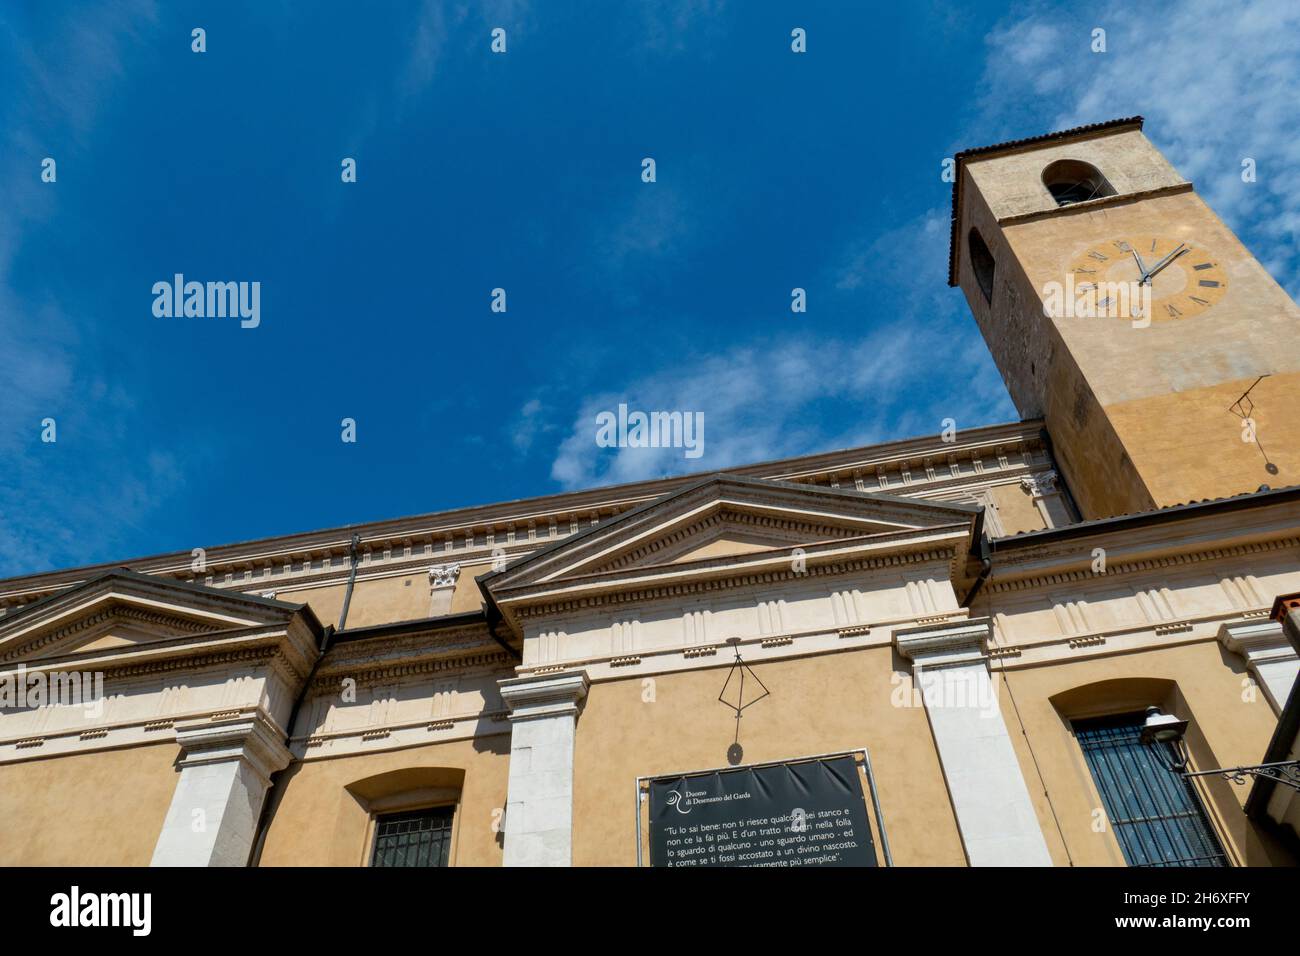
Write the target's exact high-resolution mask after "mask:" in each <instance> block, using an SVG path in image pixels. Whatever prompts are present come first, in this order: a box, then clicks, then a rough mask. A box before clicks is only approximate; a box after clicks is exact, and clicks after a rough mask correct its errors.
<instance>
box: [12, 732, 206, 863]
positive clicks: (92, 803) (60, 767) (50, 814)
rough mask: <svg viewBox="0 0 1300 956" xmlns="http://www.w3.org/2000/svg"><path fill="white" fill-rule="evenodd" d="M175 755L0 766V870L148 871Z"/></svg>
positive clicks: (136, 751)
mask: <svg viewBox="0 0 1300 956" xmlns="http://www.w3.org/2000/svg"><path fill="white" fill-rule="evenodd" d="M179 753H180V750H179V748H178V747H177V746H176V744H174V743H169V744H152V745H149V746H141V747H130V748H127V749H124V750H102V751H97V752H91V753H84V754H74V755H67V756H61V757H50V758H47V759H45V760H26V761H22V762H20V763H12V764H4V765H0V865H4V866H148V865H149V861H150V860H151V859H152V858H153V851H154V845H155V844H156V843H157V842H158V834H159V833H161V832H162V825H163V820H164V818H165V817H166V816H167V808H168V806H169V805H170V804H171V800H172V794H173V793H174V792H175V790H176V781H177V780H178V779H179V774H178V773H177V771H176V769H175V768H174V766H173V765H174V763H175V761H176V758H177V756H178V754H179Z"/></svg>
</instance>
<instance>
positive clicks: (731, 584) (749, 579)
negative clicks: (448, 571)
mask: <svg viewBox="0 0 1300 956" xmlns="http://www.w3.org/2000/svg"><path fill="white" fill-rule="evenodd" d="M956 553H957V549H956V547H955V546H949V547H938V548H931V549H927V550H924V551H906V552H899V553H894V554H888V555H882V556H881V557H877V558H861V559H856V560H849V561H834V562H828V563H824V564H812V563H809V564H808V565H807V566H806V567H805V569H804V570H803V571H795V570H793V568H790V567H785V568H783V569H781V570H773V571H762V572H737V573H735V574H732V575H725V576H718V577H709V578H700V579H697V580H693V581H681V582H678V583H674V584H661V585H654V586H648V587H633V588H631V589H629V590H625V591H609V592H602V593H595V594H587V595H583V596H581V597H576V598H573V599H558V600H544V601H540V602H538V603H534V604H527V605H524V606H520V607H518V608H516V609H515V611H514V613H515V614H516V615H517V616H518V617H519V618H520V619H521V620H527V619H536V618H539V617H549V616H552V615H556V614H566V613H570V612H572V611H580V610H588V609H591V608H597V607H615V606H618V605H622V604H640V603H645V602H648V601H660V600H667V599H672V598H679V597H688V596H691V595H697V594H706V593H710V592H713V591H725V590H730V589H732V588H742V587H759V586H763V585H779V584H783V583H787V582H789V581H794V580H800V581H802V580H807V579H809V578H819V577H834V576H840V575H845V574H852V573H854V572H857V571H873V570H879V569H881V568H894V567H906V566H908V565H912V564H931V563H936V562H943V563H947V564H949V565H951V563H952V561H953V559H954V557H955V556H956ZM810 556H811V552H810ZM785 563H786V564H787V565H788V564H789V563H790V562H788V561H787V562H785ZM674 567H675V566H674ZM501 600H502V603H504V602H505V601H509V600H510V597H509V596H508V595H507V596H504V597H503V598H502V599H501Z"/></svg>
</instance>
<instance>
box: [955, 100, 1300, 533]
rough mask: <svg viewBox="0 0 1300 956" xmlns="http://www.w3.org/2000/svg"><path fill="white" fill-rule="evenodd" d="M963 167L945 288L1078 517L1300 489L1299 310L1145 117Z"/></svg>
mask: <svg viewBox="0 0 1300 956" xmlns="http://www.w3.org/2000/svg"><path fill="white" fill-rule="evenodd" d="M956 160H957V168H956V181H955V183H954V186H953V219H952V247H951V252H950V260H949V277H948V278H949V284H950V285H959V286H961V288H962V291H963V292H964V293H965V294H966V301H967V302H968V303H969V304H970V309H971V312H972V313H973V314H974V316H975V321H976V322H977V323H978V324H979V327H980V331H981V332H982V333H983V335H984V339H985V341H986V342H987V343H988V346H989V349H990V351H991V352H992V353H993V358H994V360H995V361H996V363H997V366H998V369H999V370H1000V371H1001V373H1002V378H1003V380H1004V381H1005V382H1006V385H1007V389H1008V391H1009V392H1010V393H1011V398H1012V401H1014V402H1015V405H1016V408H1017V409H1018V410H1019V412H1020V414H1021V417H1023V418H1039V417H1041V418H1043V419H1044V420H1045V421H1046V423H1047V430H1048V433H1049V434H1050V435H1051V437H1052V440H1053V444H1054V447H1055V451H1056V457H1057V461H1058V464H1059V465H1060V467H1061V471H1062V472H1063V474H1064V476H1065V479H1066V481H1067V482H1068V484H1069V486H1070V489H1071V491H1072V492H1073V493H1074V496H1075V499H1076V500H1077V502H1078V504H1079V507H1080V509H1081V510H1082V512H1083V515H1084V517H1085V518H1101V517H1108V516H1112V515H1117V514H1124V513H1131V512H1137V511H1148V510H1151V509H1154V508H1161V507H1166V506H1169V505H1174V504H1181V503H1183V502H1188V501H1197V500H1201V499H1205V498H1217V497H1224V496H1229V495H1236V494H1241V493H1243V492H1252V491H1256V490H1257V489H1258V488H1259V487H1260V486H1261V485H1269V486H1271V487H1274V488H1278V487H1283V486H1285V485H1292V484H1298V483H1300V309H1298V308H1297V307H1296V304H1295V303H1294V302H1292V301H1291V299H1290V297H1289V296H1288V295H1287V293H1286V292H1285V291H1284V290H1283V289H1282V288H1281V287H1280V286H1279V285H1278V284H1277V282H1275V281H1274V280H1273V278H1272V277H1271V276H1270V275H1269V274H1268V273H1267V272H1266V271H1265V270H1264V268H1263V267H1262V266H1261V265H1260V264H1259V263H1258V262H1257V261H1256V260H1255V258H1254V257H1253V256H1252V255H1251V254H1250V252H1249V251H1248V250H1247V249H1246V248H1245V246H1243V245H1242V244H1241V242H1240V241H1238V239H1237V237H1236V236H1235V235H1233V233H1232V231H1231V230H1230V229H1228V227H1227V226H1225V225H1224V224H1223V222H1221V221H1220V219H1219V217H1218V216H1216V215H1215V214H1214V212H1213V210H1211V209H1210V207H1209V206H1207V205H1206V204H1205V202H1204V201H1203V200H1202V199H1201V198H1200V196H1198V195H1197V194H1196V192H1195V190H1194V188H1193V185H1192V183H1190V182H1188V181H1187V180H1185V179H1183V178H1182V177H1181V176H1180V175H1179V174H1178V172H1177V170H1175V169H1174V168H1173V166H1171V165H1170V164H1169V162H1168V161H1166V159H1165V158H1164V156H1162V155H1161V154H1160V152H1159V151H1158V150H1157V149H1156V148H1155V147H1154V146H1153V145H1152V144H1151V142H1150V141H1149V140H1148V139H1147V138H1146V136H1145V135H1143V133H1142V118H1141V117H1140V116H1139V117H1133V118H1131V119H1122V120H1113V121H1111V122H1108V123H1100V124H1097V125H1094V126H1084V127H1079V128H1077V129H1072V130H1067V131H1064V132H1060V133H1052V134H1049V135H1046V136H1037V137H1033V138H1031V139H1023V140H1017V141H1014V142H1008V143H1002V144H999V145H996V146H986V147H982V148H979V149H970V150H965V151H963V152H961V153H958V154H957V157H956ZM1248 188H1249V187H1248Z"/></svg>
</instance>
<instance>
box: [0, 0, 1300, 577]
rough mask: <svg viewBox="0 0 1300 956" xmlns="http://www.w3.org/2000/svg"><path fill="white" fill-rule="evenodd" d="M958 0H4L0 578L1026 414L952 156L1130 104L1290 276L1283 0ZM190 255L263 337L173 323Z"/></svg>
mask: <svg viewBox="0 0 1300 956" xmlns="http://www.w3.org/2000/svg"><path fill="white" fill-rule="evenodd" d="M968 6H970V7H974V9H964V8H956V7H954V8H951V9H950V8H949V7H948V6H946V5H941V4H925V3H908V4H875V3H873V4H866V3H862V4H858V3H847V2H846V3H830V2H808V3H800V4H797V5H796V4H789V3H767V2H756V0H747V2H744V3H740V2H731V3H722V2H704V0H697V2H687V0H666V2H662V3H658V4H649V3H646V4H642V3H614V2H607V3H600V4H578V3H567V2H548V3H540V2H533V3H528V2H522V0H519V2H513V3H507V2H499V3H490V2H485V3H453V2H448V3H439V2H425V3H417V2H388V3H371V4H354V3H346V4H345V3H331V2H320V3H312V4H296V5H292V6H290V5H288V4H284V5H281V4H277V3H271V2H259V3H221V4H216V3H208V4H198V3H166V4H152V3H146V2H123V3H113V4H108V3H105V4H95V3H84V4H47V3H37V2H15V3H6V4H5V5H4V6H3V8H0V189H2V190H3V193H0V389H2V397H0V575H14V574H22V573H28V572H34V571H40V570H46V569H50V568H58V567H66V566H72V565H77V564H84V563H90V562H96V561H108V560H117V559H121V560H125V559H128V558H131V557H136V556H141V555H145V554H152V553H157V552H161V551H168V550H173V549H184V550H188V549H190V548H193V547H200V546H204V547H210V546H213V545H217V544H221V543H227V542H231V541H239V540H245V539H249V538H256V537H265V536H271V535H276V534H282V533H290V532H296V531H306V530H312V529H316V528H322V527H329V526H335V525H342V524H347V523H353V522H361V521H369V520H376V519H383V518H392V517H398V516H401V515H405V514H417V513H423V512H429V511H437V510H442V509H446V508H452V507H458V506H462V505H470V504H481V503H488V502H492V501H499V500H508V499H512V498H519V497H527V496H532V495H539V494H546V493H550V492H555V491H561V490H565V489H569V488H581V487H589V486H594V485H600V484H609V483H613V482H619V481H630V480H637V479H641V478H648V477H657V476H660V475H664V474H675V473H680V472H683V471H688V470H689V471H709V470H713V469H716V468H721V467H726V466H729V465H734V464H739V463H743V462H746V461H754V460H760V459H766V458H774V457H781V456H787V455H795V454H804V453H810V452H815V451H824V450H829V449H832V448H838V447H847V446H851V445H859V444H870V443H874V442H878V441H883V440H888V439H891V438H901V437H907V436H912V435H919V434H926V433H934V432H938V431H939V430H940V428H941V424H940V423H941V421H942V419H943V418H945V417H952V418H954V419H956V420H957V423H958V427H972V426H976V425H982V424H991V423H994V422H999V421H1006V420H1011V419H1014V418H1015V417H1016V416H1015V412H1014V409H1013V408H1012V406H1011V403H1010V401H1009V399H1008V398H1007V396H1006V393H1005V390H1004V389H1003V387H1002V385H1001V382H1000V380H999V378H998V376H997V372H996V370H995V369H994V367H993V365H992V362H991V360H989V359H988V358H987V356H986V353H985V348H984V345H983V343H982V340H981V339H980V337H979V334H978V331H977V330H976V328H975V326H974V323H973V322H972V321H971V320H970V319H969V317H968V315H967V312H966V307H965V304H964V301H963V300H962V298H961V295H960V293H959V292H958V291H956V290H953V289H949V288H947V286H946V283H945V266H946V256H947V217H948V202H949V188H950V187H949V185H948V184H947V183H945V182H943V181H942V178H941V171H942V166H941V164H942V160H943V158H944V157H945V156H949V155H951V154H952V153H953V151H954V150H956V149H959V148H962V147H968V146H976V145H983V144H986V143H989V142H995V141H998V140H1002V139H1006V138H1012V137H1019V136H1025V135H1033V134H1036V133H1040V132H1045V131H1047V130H1050V129H1055V128H1060V127H1062V126H1070V125H1076V124H1078V123H1084V122H1095V121H1099V120H1104V119H1109V118H1112V117H1116V116H1124V115H1130V114H1133V113H1142V114H1144V115H1145V116H1146V117H1147V120H1148V125H1147V133H1148V135H1149V136H1150V137H1151V138H1152V139H1153V141H1154V142H1155V143H1156V144H1157V145H1158V146H1159V147H1160V148H1161V149H1163V150H1165V152H1166V154H1167V155H1168V156H1169V157H1170V159H1171V160H1172V161H1173V162H1174V163H1175V165H1177V166H1178V167H1179V169H1180V170H1181V171H1182V172H1183V173H1184V175H1187V176H1189V177H1190V178H1192V179H1193V180H1194V181H1195V182H1196V183H1197V188H1198V189H1199V190H1200V191H1201V192H1202V193H1203V194H1205V195H1206V196H1207V198H1208V199H1209V201H1210V202H1211V204H1212V205H1214V206H1215V208H1216V209H1217V210H1218V211H1219V212H1220V214H1221V215H1222V216H1223V217H1224V218H1225V219H1226V220H1227V221H1228V223H1229V224H1230V225H1231V226H1232V227H1233V228H1234V229H1235V230H1236V231H1237V232H1238V234H1239V235H1240V236H1241V237H1242V239H1243V241H1245V242H1246V243H1247V245H1249V246H1250V247H1251V248H1252V249H1253V250H1255V252H1256V254H1257V255H1258V256H1259V257H1260V259H1261V261H1263V262H1264V264H1265V265H1266V267H1267V268H1269V269H1270V271H1272V273H1273V274H1274V275H1275V276H1276V277H1277V278H1278V279H1279V281H1281V282H1282V283H1283V284H1284V285H1285V286H1286V287H1287V288H1288V289H1289V290H1290V291H1291V293H1292V295H1293V296H1294V295H1295V294H1296V293H1297V291H1298V290H1300V258H1298V253H1297V243H1296V228H1297V223H1300V191H1297V190H1295V189H1294V188H1293V186H1291V185H1289V183H1293V182H1294V180H1295V178H1296V176H1297V173H1300V139H1297V137H1295V135H1294V131H1295V129H1296V128H1297V126H1298V125H1300V124H1298V123H1297V119H1298V117H1297V106H1296V104H1297V102H1300V14H1298V13H1297V10H1296V8H1295V5H1294V4H1290V5H1288V4H1284V3H1280V2H1279V3H1258V2H1257V3H1247V4H1244V5H1242V7H1241V11H1240V13H1238V14H1234V15H1233V16H1229V15H1228V14H1227V13H1225V11H1224V10H1223V8H1222V7H1221V5H1218V4H1214V3H1210V2H1203V0H1197V2H1189V3H1186V4H1177V5H1169V6H1168V7H1167V8H1165V9H1163V12H1162V13H1161V14H1160V15H1159V16H1158V17H1155V18H1153V17H1152V16H1151V15H1150V11H1149V10H1147V8H1145V7H1144V8H1143V9H1144V10H1147V13H1145V14H1144V13H1141V12H1140V11H1138V10H1137V8H1135V7H1133V6H1132V5H1130V4H1127V3H1113V4H1108V3H1101V4H1098V5H1088V6H1087V7H1084V8H1082V12H1080V9H1078V8H1077V5H1076V9H1075V10H1073V11H1072V10H1071V9H1070V8H1069V6H1057V5H1052V4H1041V3H1034V4H1008V5H1005V6H999V5H997V4H993V3H983V4H976V5H968ZM194 27H203V28H204V29H205V30H206V32H207V51H206V52H205V53H201V54H198V53H194V52H192V51H191V30H192V29H193V28H194ZM494 27H501V28H503V29H505V30H506V39H507V52H506V53H505V54H504V55H497V54H493V53H492V52H491V50H490V48H489V45H490V42H491V36H490V33H491V30H492V29H493V28H494ZM795 27H802V28H804V29H805V30H806V31H807V38H808V39H807V45H808V52H807V53H805V54H794V53H792V52H791V49H790V31H791V30H792V29H793V28H795ZM1098 27H1100V28H1103V29H1105V30H1106V31H1107V50H1106V52H1105V53H1104V54H1097V53H1093V52H1092V51H1091V50H1090V44H1091V32H1092V30H1093V29H1094V28H1098ZM1245 156H1249V157H1251V158H1254V159H1255V160H1256V163H1257V168H1258V170H1259V175H1258V179H1257V181H1256V182H1255V183H1253V184H1243V183H1242V182H1241V180H1240V176H1239V171H1240V163H1241V159H1242V158H1243V157H1245ZM45 157H51V158H54V159H55V161H56V163H57V181H56V182H54V183H43V182H42V181H41V163H42V160H43V159H44V158H45ZM344 157H354V158H355V159H356V162H357V182H356V183H343V182H341V179H340V163H341V161H342V159H343V158H344ZM644 157H653V158H654V159H655V161H656V164H657V170H656V172H657V181H656V182H655V183H650V184H648V183H643V182H642V181H641V161H642V159H643V158H644ZM178 272H179V273H183V274H184V275H185V276H186V277H187V278H189V279H197V280H200V281H207V280H213V281H230V280H233V281H257V282H260V283H261V324H260V325H259V327H257V328H256V329H241V328H240V327H239V324H238V322H237V321H235V320H230V319H193V318H189V319H186V318H156V317H155V316H154V315H153V313H152V305H153V295H152V292H151V288H152V286H153V284H154V283H155V282H158V281H170V279H171V277H172V276H173V274H175V273H178ZM497 287H501V288H504V289H505V290H506V295H507V303H508V311H507V312H506V313H504V314H498V313H493V312H492V311H491V310H490V304H491V291H492V289H494V288H497ZM795 287H802V288H804V289H806V290H807V296H808V310H807V312H806V313H803V314H794V313H792V312H791V311H790V294H791V289H792V288H795ZM619 402H625V403H627V404H628V405H629V406H630V407H631V408H634V409H636V408H640V409H646V410H655V409H661V410H673V409H677V410H683V411H688V412H696V411H698V412H703V414H704V416H705V435H704V438H705V451H704V455H703V456H702V457H701V458H699V459H697V460H687V459H685V458H684V457H683V455H682V452H681V451H680V450H661V449H629V448H623V449H607V448H600V447H597V445H596V443H595V441H594V434H595V416H596V414H597V413H598V412H600V411H602V410H606V409H614V408H616V406H617V404H618V403H619ZM47 417H48V418H53V419H55V421H56V423H57V441H56V442H54V443H48V442H42V440H41V433H42V427H41V422H42V419H45V418H47ZM345 417H347V418H353V419H355V421H356V437H357V440H356V442H355V443H344V442H343V441H341V439H340V434H341V426H340V422H341V420H342V419H343V418H345Z"/></svg>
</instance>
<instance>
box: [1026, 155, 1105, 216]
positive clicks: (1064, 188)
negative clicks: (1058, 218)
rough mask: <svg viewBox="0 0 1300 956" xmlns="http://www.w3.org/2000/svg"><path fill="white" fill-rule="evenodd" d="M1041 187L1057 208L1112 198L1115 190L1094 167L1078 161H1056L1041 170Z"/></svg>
mask: <svg viewBox="0 0 1300 956" xmlns="http://www.w3.org/2000/svg"><path fill="white" fill-rule="evenodd" d="M1043 185H1044V186H1046V187H1047V191H1048V192H1050V193H1051V194H1052V198H1053V199H1055V200H1056V204H1057V205H1058V206H1069V205H1071V204H1072V203H1076V202H1084V201H1085V200H1088V199H1096V198H1097V197H1098V196H1113V195H1115V188H1114V187H1113V186H1112V185H1111V184H1110V183H1109V182H1107V181H1106V177H1105V176H1103V175H1102V174H1101V170H1099V169H1098V168H1097V167H1096V166H1094V165H1092V164H1091V163H1085V162H1083V161H1082V160H1079V159H1058V160H1057V161H1056V162H1054V163H1051V164H1049V165H1048V167H1047V168H1046V169H1044V170H1043Z"/></svg>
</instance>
